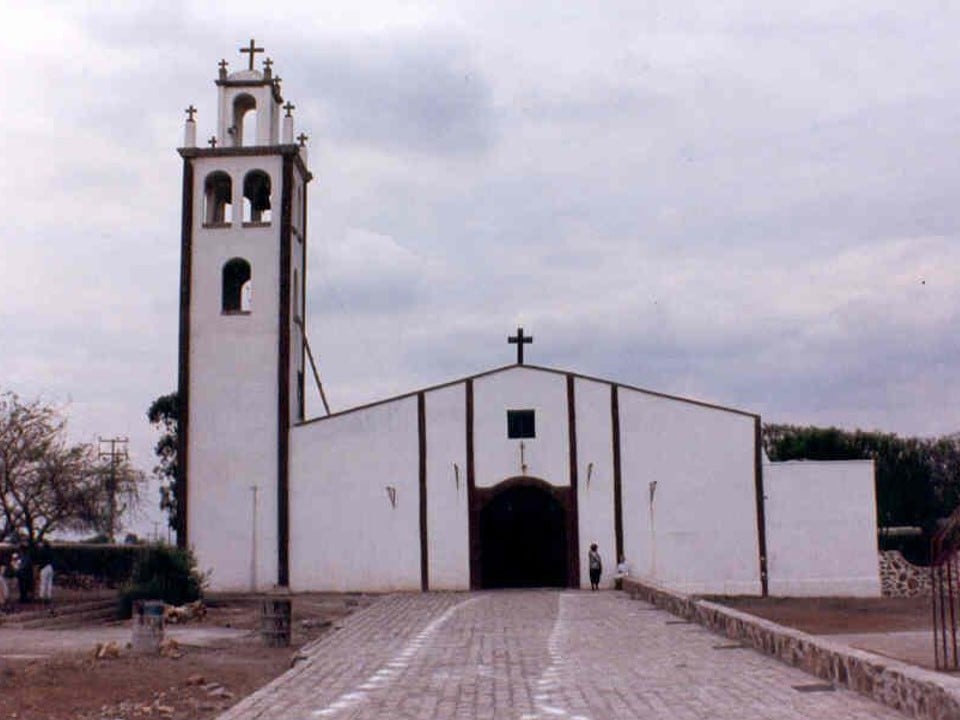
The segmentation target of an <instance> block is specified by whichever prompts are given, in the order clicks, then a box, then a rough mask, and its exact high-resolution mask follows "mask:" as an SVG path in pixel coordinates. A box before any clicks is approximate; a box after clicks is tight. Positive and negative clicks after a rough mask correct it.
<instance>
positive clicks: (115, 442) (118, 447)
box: [97, 437, 130, 542]
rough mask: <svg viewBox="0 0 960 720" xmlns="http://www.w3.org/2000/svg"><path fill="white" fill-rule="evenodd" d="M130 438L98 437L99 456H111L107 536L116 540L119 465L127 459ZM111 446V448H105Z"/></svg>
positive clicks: (108, 483) (108, 477) (111, 539)
mask: <svg viewBox="0 0 960 720" xmlns="http://www.w3.org/2000/svg"><path fill="white" fill-rule="evenodd" d="M128 442H129V441H128V439H127V438H125V437H115V438H102V437H98V438H97V457H99V458H101V459H103V458H110V473H109V474H108V475H107V536H108V537H109V539H110V542H116V540H117V539H116V537H115V536H116V530H117V526H116V523H117V467H118V466H119V464H120V461H121V460H126V459H127V458H128V457H130V456H129V454H128V453H127V443H128ZM105 448H109V450H107V449H105Z"/></svg>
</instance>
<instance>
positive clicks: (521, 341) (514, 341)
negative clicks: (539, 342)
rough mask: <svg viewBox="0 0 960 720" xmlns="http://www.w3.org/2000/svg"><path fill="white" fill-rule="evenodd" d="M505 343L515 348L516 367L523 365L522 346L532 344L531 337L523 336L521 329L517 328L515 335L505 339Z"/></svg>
mask: <svg viewBox="0 0 960 720" xmlns="http://www.w3.org/2000/svg"><path fill="white" fill-rule="evenodd" d="M507 342H508V343H510V344H511V345H516V346H517V365H523V346H524V345H529V344H531V343H533V335H524V334H523V328H522V327H521V328H517V334H516V335H515V336H509V337H507Z"/></svg>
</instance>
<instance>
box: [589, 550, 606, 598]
mask: <svg viewBox="0 0 960 720" xmlns="http://www.w3.org/2000/svg"><path fill="white" fill-rule="evenodd" d="M588 560H589V564H590V589H591V590H599V589H600V573H602V572H603V561H602V560H601V559H600V553H599V552H597V544H596V543H592V544H591V545H590V554H589V555H588Z"/></svg>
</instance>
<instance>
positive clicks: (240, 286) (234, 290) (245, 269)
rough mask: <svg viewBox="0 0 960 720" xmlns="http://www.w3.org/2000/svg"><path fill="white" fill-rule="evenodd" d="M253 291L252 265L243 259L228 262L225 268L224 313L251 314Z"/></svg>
mask: <svg viewBox="0 0 960 720" xmlns="http://www.w3.org/2000/svg"><path fill="white" fill-rule="evenodd" d="M251 291H252V288H251V285H250V263H248V262H247V261H246V260H244V259H243V258H233V259H232V260H228V261H227V262H226V263H225V264H224V266H223V301H222V303H223V304H222V308H223V312H225V313H248V312H250V295H251Z"/></svg>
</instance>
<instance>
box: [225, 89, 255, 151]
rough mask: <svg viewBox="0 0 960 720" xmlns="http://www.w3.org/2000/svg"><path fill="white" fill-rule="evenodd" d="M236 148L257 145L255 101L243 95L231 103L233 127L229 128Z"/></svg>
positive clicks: (245, 94)
mask: <svg viewBox="0 0 960 720" xmlns="http://www.w3.org/2000/svg"><path fill="white" fill-rule="evenodd" d="M230 132H231V134H232V135H233V144H234V146H236V147H243V146H244V145H256V144H257V101H256V100H254V99H253V96H252V95H248V94H247V93H243V94H242V95H237V97H236V98H234V101H233V126H232V127H231V128H230Z"/></svg>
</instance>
